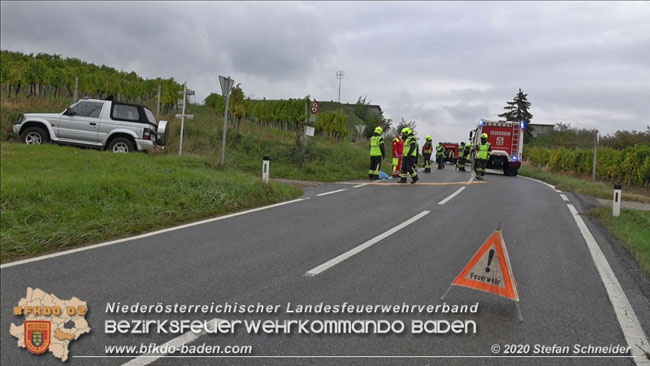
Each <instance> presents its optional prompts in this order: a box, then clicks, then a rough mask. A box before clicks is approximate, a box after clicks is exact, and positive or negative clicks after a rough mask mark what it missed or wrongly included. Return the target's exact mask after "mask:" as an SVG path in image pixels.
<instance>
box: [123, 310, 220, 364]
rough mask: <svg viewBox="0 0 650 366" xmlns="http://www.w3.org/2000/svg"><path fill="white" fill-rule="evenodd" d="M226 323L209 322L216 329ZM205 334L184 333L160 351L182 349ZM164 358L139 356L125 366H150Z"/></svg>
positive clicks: (161, 355) (163, 345) (162, 355)
mask: <svg viewBox="0 0 650 366" xmlns="http://www.w3.org/2000/svg"><path fill="white" fill-rule="evenodd" d="M225 321H226V320H224V319H218V318H215V319H212V320H208V322H210V323H211V322H214V323H215V325H214V326H215V327H216V326H217V325H218V324H219V323H223V322H225ZM204 334H206V333H205V330H202V331H201V332H199V333H194V332H187V333H184V334H182V335H180V336H178V337H176V338H174V339H172V340H171V341H169V342H167V343H165V344H162V345H161V346H160V349H169V348H171V347H172V346H173V347H174V348H175V349H180V348H181V347H183V345H185V344H188V343H191V342H193V341H195V340H196V339H197V338H199V337H200V336H202V335H204ZM164 356H165V355H164V354H158V353H154V354H144V355H141V356H138V357H136V358H134V359H133V360H131V361H129V362H127V363H125V364H124V366H144V365H148V364H150V363H152V362H155V361H156V360H158V359H159V358H162V357H164Z"/></svg>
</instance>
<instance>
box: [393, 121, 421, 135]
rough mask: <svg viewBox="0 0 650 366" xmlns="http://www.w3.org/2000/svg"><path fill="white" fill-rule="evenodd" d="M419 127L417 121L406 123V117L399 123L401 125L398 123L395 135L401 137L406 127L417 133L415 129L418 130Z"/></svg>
mask: <svg viewBox="0 0 650 366" xmlns="http://www.w3.org/2000/svg"><path fill="white" fill-rule="evenodd" d="M417 126H418V124H417V123H416V122H415V121H408V122H406V120H405V119H404V117H402V120H401V121H399V123H398V124H397V126H396V127H395V135H401V134H402V129H403V128H404V127H408V128H410V129H411V130H413V133H415V128H416V127H417Z"/></svg>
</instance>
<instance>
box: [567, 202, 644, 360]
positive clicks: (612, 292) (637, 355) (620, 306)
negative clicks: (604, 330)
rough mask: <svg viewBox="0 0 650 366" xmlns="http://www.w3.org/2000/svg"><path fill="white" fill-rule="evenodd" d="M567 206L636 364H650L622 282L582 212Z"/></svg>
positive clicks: (640, 331) (642, 335)
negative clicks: (584, 219) (583, 218)
mask: <svg viewBox="0 0 650 366" xmlns="http://www.w3.org/2000/svg"><path fill="white" fill-rule="evenodd" d="M567 207H568V208H569V211H570V212H571V215H572V216H573V219H574V220H575V222H576V224H577V225H578V229H580V233H581V234H582V237H583V238H584V240H585V242H586V243H587V248H588V249H589V253H590V254H591V259H592V260H593V261H594V264H595V266H596V270H597V271H598V274H599V275H600V280H601V281H602V283H603V285H604V286H605V290H606V291H607V296H608V297H609V301H610V303H611V304H612V307H613V308H614V313H615V314H616V318H617V320H618V324H619V326H620V327H621V330H622V331H623V336H624V337H625V341H626V342H627V344H628V346H630V352H631V354H632V357H633V358H634V363H635V364H636V365H639V366H640V365H650V360H648V359H647V356H646V355H645V352H648V353H650V347H649V346H648V339H647V338H646V335H645V333H643V328H641V323H639V319H638V318H637V317H636V314H635V313H634V309H633V308H632V305H631V304H630V302H629V300H628V299H627V296H626V295H625V292H624V291H623V288H622V287H621V284H620V283H619V282H618V279H617V278H616V275H615V274H614V271H613V270H612V267H611V266H610V265H609V262H608V261H607V258H606V257H605V254H604V253H603V251H602V250H601V249H600V246H599V245H598V242H597V241H596V239H595V238H594V237H593V235H592V234H591V231H589V228H588V227H587V225H586V224H585V222H584V221H583V220H582V217H580V214H579V213H578V211H577V210H576V208H575V207H574V206H573V205H572V204H570V203H568V204H567Z"/></svg>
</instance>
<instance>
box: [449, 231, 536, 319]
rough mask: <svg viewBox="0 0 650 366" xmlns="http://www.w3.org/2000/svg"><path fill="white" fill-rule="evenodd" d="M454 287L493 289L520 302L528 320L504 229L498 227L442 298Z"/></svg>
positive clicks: (497, 293)
mask: <svg viewBox="0 0 650 366" xmlns="http://www.w3.org/2000/svg"><path fill="white" fill-rule="evenodd" d="M452 286H463V287H468V288H472V289H475V290H481V291H485V292H491V293H493V294H496V295H499V296H502V297H505V298H508V299H510V300H513V301H515V304H516V305H517V313H518V315H519V321H524V319H523V317H522V316H521V309H520V308H519V292H518V291H517V282H516V281H515V277H514V276H513V274H512V266H511V265H510V257H509V256H508V250H507V249H506V243H505V241H504V240H503V235H502V234H501V230H500V229H496V230H494V232H493V233H492V234H491V235H490V237H488V239H487V240H486V241H485V242H484V243H483V245H481V247H480V248H479V249H478V251H477V252H476V253H475V254H474V256H472V259H470V260H469V263H467V265H466V266H465V268H463V270H462V271H461V272H460V274H459V275H458V277H456V279H455V280H454V281H453V282H452V283H451V285H450V286H449V289H448V290H447V292H445V294H444V295H442V297H441V298H440V300H444V298H445V297H446V296H447V295H448V294H449V291H451V287H452Z"/></svg>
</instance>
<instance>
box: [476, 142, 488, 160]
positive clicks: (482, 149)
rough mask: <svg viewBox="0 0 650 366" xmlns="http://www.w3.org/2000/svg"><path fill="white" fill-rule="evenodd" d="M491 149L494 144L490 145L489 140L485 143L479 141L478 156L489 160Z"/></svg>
mask: <svg viewBox="0 0 650 366" xmlns="http://www.w3.org/2000/svg"><path fill="white" fill-rule="evenodd" d="M490 150H492V145H490V143H489V142H486V143H485V144H481V143H479V144H478V153H477V154H476V158H477V159H485V160H487V159H488V158H489V157H490Z"/></svg>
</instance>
